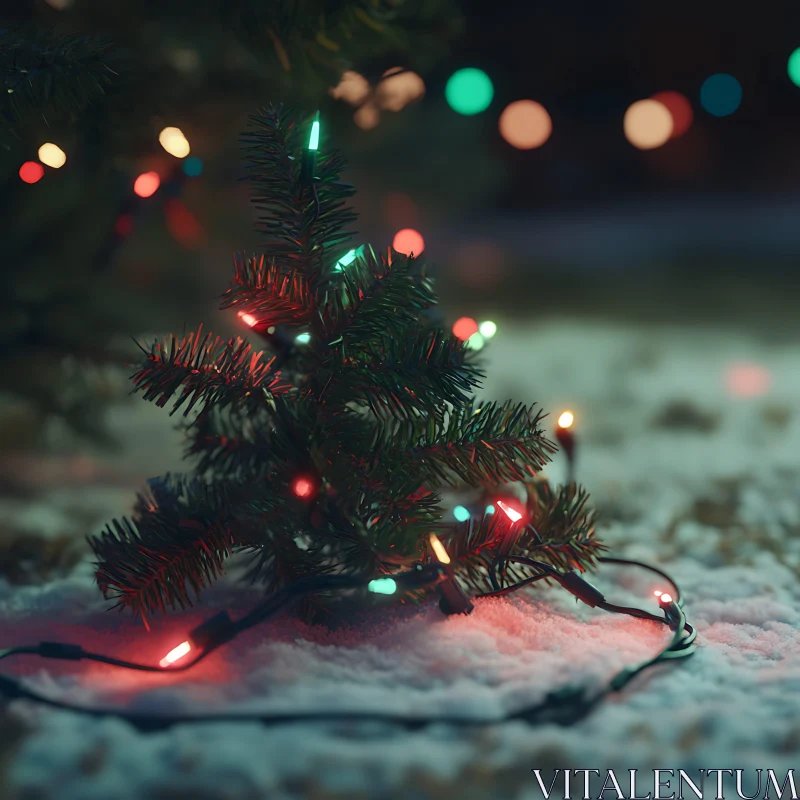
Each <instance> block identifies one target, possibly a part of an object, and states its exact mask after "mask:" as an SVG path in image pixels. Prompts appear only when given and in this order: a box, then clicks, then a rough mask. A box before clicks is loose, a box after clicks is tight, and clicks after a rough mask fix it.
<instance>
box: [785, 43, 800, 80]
mask: <svg viewBox="0 0 800 800" xmlns="http://www.w3.org/2000/svg"><path fill="white" fill-rule="evenodd" d="M786 69H787V71H788V73H789V80H790V81H791V82H792V83H793V84H794V85H795V86H800V47H798V48H797V50H795V51H794V53H792V54H791V55H790V56H789V64H788V65H787V67H786Z"/></svg>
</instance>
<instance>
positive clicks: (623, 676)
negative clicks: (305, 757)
mask: <svg viewBox="0 0 800 800" xmlns="http://www.w3.org/2000/svg"><path fill="white" fill-rule="evenodd" d="M600 560H601V561H604V562H607V563H617V564H626V565H635V566H640V567H643V568H645V569H649V570H651V571H652V572H655V573H657V574H659V575H660V576H661V577H663V578H664V579H665V580H666V581H667V582H668V583H669V584H670V586H671V587H672V588H673V591H674V596H673V599H672V600H671V601H670V602H662V603H661V605H662V611H663V612H664V616H663V617H658V616H656V615H655V614H650V613H649V612H646V611H643V610H642V609H636V608H627V607H624V606H617V605H614V604H612V603H609V602H608V601H606V600H605V598H604V597H603V596H602V594H601V593H600V592H599V591H598V590H597V589H596V588H595V587H593V586H592V585H591V584H589V583H588V582H587V581H585V580H584V579H583V578H581V577H580V576H579V575H577V573H560V572H558V571H557V570H556V569H555V568H553V567H552V566H551V565H549V564H546V563H545V562H542V561H537V560H535V559H530V558H526V557H523V556H501V557H498V558H496V559H495V560H494V562H493V563H492V565H491V568H490V570H489V572H490V580H491V582H492V585H493V587H495V591H492V592H487V593H484V594H483V595H479V597H491V596H499V595H502V594H508V593H509V592H511V591H517V590H518V589H520V588H522V587H523V586H525V585H528V584H530V583H534V582H536V581H539V580H545V579H551V580H554V581H557V582H559V583H560V584H561V585H562V586H563V587H564V588H566V589H567V590H568V591H570V592H571V593H572V594H574V595H575V596H576V597H578V598H579V599H581V600H583V601H584V602H586V603H587V604H588V605H590V606H594V607H598V608H603V609H604V610H607V611H611V612H613V613H623V614H627V615H630V616H638V617H642V618H644V619H649V620H654V621H656V622H660V623H662V624H665V625H667V626H669V627H670V629H671V630H672V631H673V636H672V639H671V641H670V643H669V644H668V645H667V646H666V647H664V648H663V649H662V650H661V651H660V652H659V653H658V654H656V655H655V656H654V657H653V658H651V659H649V660H648V661H645V662H644V663H642V664H639V665H638V666H636V667H633V668H628V669H625V670H623V671H621V672H620V673H618V674H617V675H615V676H614V678H613V679H612V680H611V681H610V682H609V683H608V684H607V685H606V686H605V687H604V688H602V689H600V690H598V691H596V692H595V693H594V694H592V695H590V694H589V693H588V692H587V691H586V690H585V689H583V688H581V687H566V688H564V689H560V690H557V691H555V692H551V693H550V694H548V695H547V696H546V697H545V699H544V700H543V701H542V702H540V703H537V704H534V705H531V706H527V707H524V708H522V709H518V710H517V711H514V712H510V713H508V714H505V715H503V716H500V717H484V718H477V717H467V716H463V715H457V714H456V715H440V716H433V715H394V714H387V713H383V712H370V711H364V712H361V711H312V712H295V711H287V712H281V711H273V712H246V713H241V714H237V713H213V714H149V713H140V712H135V711H129V710H127V709H123V708H103V707H90V706H83V705H80V704H77V703H71V702H67V701H62V700H57V699H54V698H50V697H47V696H46V695H44V694H41V693H40V692H39V691H38V690H36V689H32V688H30V687H29V686H26V685H25V684H24V683H23V682H21V681H18V680H16V679H13V678H10V677H7V676H2V675H0V694H2V695H4V696H5V697H6V698H7V699H9V700H12V699H21V700H29V701H33V702H36V703H38V704H40V705H46V706H49V707H50V708H56V709H61V710H68V711H73V712H78V713H81V714H85V715H89V716H93V717H107V716H113V717H116V718H119V719H123V720H126V721H127V722H129V723H130V724H132V725H134V726H135V727H136V728H138V729H139V730H142V731H156V730H162V729H166V728H169V727H171V726H173V725H178V724H186V723H201V722H231V721H251V722H252V721H257V722H261V723H262V724H264V725H281V724H289V723H302V722H380V723H385V724H394V725H400V726H402V727H404V728H407V729H411V730H416V729H420V728H424V727H426V726H428V725H433V724H446V725H459V726H483V725H495V724H499V723H502V722H509V721H513V720H520V721H524V722H526V723H527V724H531V725H534V724H542V723H546V722H552V723H557V724H562V725H569V724H572V723H573V722H576V721H577V720H579V719H582V718H584V717H585V716H587V715H588V714H589V713H591V711H592V710H593V709H594V708H595V707H596V706H597V705H598V704H599V703H600V702H601V701H602V700H603V699H604V698H605V697H607V696H608V695H609V694H612V693H614V692H619V691H621V690H622V689H623V688H624V687H625V686H626V685H627V684H628V683H630V681H631V680H633V679H634V678H635V677H636V676H638V675H640V674H641V673H642V672H644V671H645V670H646V669H648V668H649V667H652V666H654V665H656V664H659V663H662V662H664V661H667V660H670V659H676V658H684V657H687V656H689V655H691V654H692V653H693V652H694V650H695V646H694V640H695V637H696V632H695V631H694V629H693V628H692V626H691V625H689V624H688V623H687V621H686V616H685V614H684V612H683V610H682V608H681V602H680V601H681V594H680V589H679V587H678V586H677V584H676V583H675V581H674V580H673V579H672V578H671V577H670V576H669V575H667V573H665V572H663V571H661V570H659V569H657V568H655V567H651V566H650V565H648V564H643V563H641V562H635V561H627V560H624V559H612V558H603V559H600ZM504 563H518V564H523V565H526V566H529V567H531V568H533V569H535V570H536V571H537V572H536V574H534V575H533V576H531V577H530V578H526V579H524V580H521V581H519V582H517V583H515V584H513V585H511V586H507V587H501V586H500V585H499V580H498V576H497V572H498V569H499V568H500V567H501V566H502V565H503V564H504ZM391 577H392V579H393V580H395V581H396V583H397V585H398V588H402V589H411V588H418V587H420V586H426V585H428V586H429V585H432V584H436V583H441V582H443V581H445V580H452V579H453V578H452V575H451V573H449V572H448V571H447V568H446V567H444V566H443V565H440V564H428V565H425V566H424V567H423V566H419V567H416V568H415V569H414V570H411V571H409V572H405V573H399V574H397V575H394V576H391ZM368 583H369V581H367V580H364V579H363V578H357V577H355V576H350V575H322V576H316V577H309V578H301V579H298V580H297V581H295V582H294V583H292V584H290V585H289V586H286V587H284V588H283V589H281V590H279V591H278V592H276V593H275V594H273V595H272V596H270V597H269V598H267V599H266V600H265V601H263V602H262V603H259V604H258V605H256V606H255V607H254V608H253V609H251V611H249V612H248V613H247V614H246V615H245V616H244V617H242V618H241V619H240V620H238V621H233V620H231V619H230V618H229V617H228V615H227V613H226V612H222V613H221V614H218V615H217V616H216V617H213V618H212V619H211V620H208V621H207V622H206V623H204V624H203V625H201V626H199V628H196V629H195V630H194V631H192V633H191V634H190V637H189V638H190V640H191V639H192V637H193V636H197V637H198V638H200V637H201V636H202V637H204V638H203V639H202V646H199V647H197V648H196V649H198V650H199V653H198V654H197V655H196V656H195V657H194V658H193V659H192V660H190V661H188V662H187V663H185V664H182V665H180V666H173V665H170V666H167V667H161V666H152V665H148V664H139V663H136V662H130V661H125V660H123V659H118V658H113V657H110V656H105V655H102V654H98V653H91V652H88V651H85V650H83V648H82V647H80V646H79V645H72V644H65V643H60V642H42V643H40V644H39V645H33V646H25V647H14V648H9V649H6V650H0V660H2V659H4V658H10V657H12V656H20V655H38V656H40V657H43V658H56V659H61V660H73V661H77V660H89V661H97V662H100V663H104V664H109V665H111V666H116V667H121V668H124V669H133V670H139V671H144V672H185V671H186V670H189V669H191V668H192V667H194V666H195V665H196V664H197V663H199V662H200V661H202V660H203V659H204V658H206V657H207V656H208V655H210V654H211V653H212V652H213V651H214V650H216V649H218V648H219V647H220V646H222V645H224V644H226V643H227V642H229V641H230V640H231V639H233V638H234V637H235V636H236V635H238V634H239V633H241V632H242V631H244V630H247V629H248V628H252V627H254V626H255V625H259V624H261V623H262V622H264V621H266V620H267V619H269V618H270V617H272V616H274V615H275V614H276V613H278V611H280V610H281V609H282V608H284V607H285V606H287V605H289V604H290V603H291V602H293V601H294V600H296V599H298V598H300V597H302V596H304V595H308V594H316V593H319V592H324V591H330V590H333V589H338V590H348V589H359V588H365V587H366V586H367V584H368Z"/></svg>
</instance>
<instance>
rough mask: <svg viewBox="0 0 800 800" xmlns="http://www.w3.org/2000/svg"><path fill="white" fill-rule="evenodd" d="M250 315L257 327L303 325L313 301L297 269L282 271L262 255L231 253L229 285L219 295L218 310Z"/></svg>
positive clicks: (309, 313) (272, 261)
mask: <svg viewBox="0 0 800 800" xmlns="http://www.w3.org/2000/svg"><path fill="white" fill-rule="evenodd" d="M228 308H232V309H235V310H236V311H238V312H239V313H240V314H251V315H252V316H253V317H255V319H256V320H257V324H258V326H259V327H264V328H266V327H269V326H271V325H275V326H277V325H302V324H303V323H304V322H305V321H306V320H307V319H308V318H309V316H310V315H311V312H312V310H313V308H314V301H313V298H312V297H311V293H310V291H309V288H308V284H307V283H306V281H305V279H304V278H303V276H302V275H300V274H299V273H298V272H297V271H295V272H291V273H288V272H283V271H281V270H280V269H279V268H278V267H277V266H276V264H275V261H274V260H267V257H266V256H264V255H260V256H251V257H250V258H247V257H246V255H245V254H244V253H237V254H236V255H235V256H234V264H233V280H232V282H231V287H230V289H228V290H227V291H226V292H225V294H224V295H223V296H222V303H221V304H220V309H221V310H225V309H228Z"/></svg>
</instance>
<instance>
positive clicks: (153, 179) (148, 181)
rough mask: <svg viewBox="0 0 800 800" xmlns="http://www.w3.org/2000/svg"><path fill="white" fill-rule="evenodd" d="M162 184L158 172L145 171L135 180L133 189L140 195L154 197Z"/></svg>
mask: <svg viewBox="0 0 800 800" xmlns="http://www.w3.org/2000/svg"><path fill="white" fill-rule="evenodd" d="M159 186H161V178H160V177H159V175H158V173H157V172H143V173H142V174H141V175H140V176H139V177H138V178H137V179H136V180H135V181H134V182H133V191H134V192H135V194H136V195H138V196H139V197H152V196H153V195H154V194H155V193H156V192H157V191H158V187H159Z"/></svg>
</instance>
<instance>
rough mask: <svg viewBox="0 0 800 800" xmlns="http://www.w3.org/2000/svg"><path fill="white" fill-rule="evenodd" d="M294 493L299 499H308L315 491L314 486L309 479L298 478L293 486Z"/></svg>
mask: <svg viewBox="0 0 800 800" xmlns="http://www.w3.org/2000/svg"><path fill="white" fill-rule="evenodd" d="M292 491H293V492H294V493H295V494H296V495H297V496H298V497H308V496H309V495H310V494H311V493H312V492H313V491H314V484H313V483H312V482H311V481H310V480H309V479H308V478H297V480H296V481H295V482H294V483H293V484H292Z"/></svg>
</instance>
